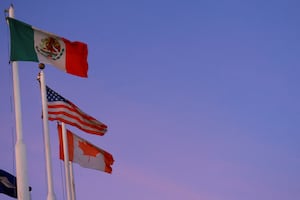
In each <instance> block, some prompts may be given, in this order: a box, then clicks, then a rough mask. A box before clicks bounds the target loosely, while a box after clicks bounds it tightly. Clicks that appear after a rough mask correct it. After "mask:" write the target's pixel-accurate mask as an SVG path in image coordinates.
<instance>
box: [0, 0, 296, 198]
mask: <svg viewBox="0 0 300 200" xmlns="http://www.w3.org/2000/svg"><path fill="white" fill-rule="evenodd" d="M11 2H12V3H13V4H14V7H15V17H16V18H17V19H19V20H22V21H24V22H26V23H29V24H31V25H33V26H35V27H38V28H40V29H43V30H46V31H49V32H52V33H55V34H57V35H60V36H63V37H65V38H68V39H70V40H72V41H74V40H79V41H83V42H86V43H87V44H88V48H89V56H88V62H89V78H88V79H83V78H79V77H75V76H72V75H68V74H66V73H63V72H61V71H59V70H57V69H56V68H54V67H53V66H50V65H48V66H46V69H45V73H46V82H47V84H48V85H49V86H50V87H51V88H52V89H54V90H55V91H57V92H58V93H60V94H61V95H62V96H64V97H65V98H67V99H69V100H71V101H72V102H73V103H75V104H76V105H77V106H78V107H80V108H81V109H82V110H83V111H85V112H86V113H88V114H90V115H92V116H94V117H95V118H97V119H99V120H100V121H102V122H104V123H106V124H107V125H108V127H109V128H108V132H107V134H106V135H105V136H103V137H101V136H95V135H89V134H86V133H84V132H82V131H80V130H78V129H76V128H73V127H70V126H68V128H69V129H70V130H72V131H73V132H74V133H76V134H78V135H79V136H81V137H83V138H85V139H87V140H89V141H90V142H92V143H93V144H95V145H97V146H99V147H101V148H103V149H105V150H107V151H108V152H110V153H111V154H113V156H114V159H115V163H114V165H113V174H112V175H109V174H106V173H103V172H99V171H96V170H91V169H86V168H82V167H80V166H79V165H77V164H74V173H75V184H76V195H77V199H78V200H81V199H88V200H89V199H106V200H117V199H126V200H154V199H155V200H167V199H172V200H183V199H186V200H254V199H255V200H283V199H284V200H298V199H300V171H299V169H300V145H299V142H300V92H299V91H300V90H299V85H300V79H299V75H300V68H299V65H300V59H299V58H300V57H299V53H300V39H299V38H300V37H299V36H300V12H299V7H300V1H298V0H272V1H270V0H266V1H262V0H245V1H238V0H227V1H225V0H224V1H222V0H209V1H208V0H207V1H201V0H199V1H195V0H194V1H171V0H152V1H144V0H139V1H138V0H136V1H133V0H129V1H122V0H115V1H91V2H87V1H69V3H66V2H67V1H58V0H52V1H47V2H44V1H33V0H27V1H22V0H15V1H7V0H2V1H1V2H0V8H1V10H2V11H4V9H7V8H8V7H9V5H10V3H11ZM0 35H1V37H0V48H1V51H0V52H1V54H0V65H1V67H0V91H1V94H2V95H1V96H0V102H1V104H0V124H1V127H0V131H1V134H2V136H3V137H1V138H2V139H1V140H0V152H1V153H0V158H1V162H0V168H1V169H4V170H7V171H8V172H11V173H13V174H14V173H15V158H14V142H15V122H14V110H13V90H12V88H13V87H12V78H11V77H12V71H11V66H10V65H9V64H8V61H9V29H8V26H7V24H6V22H5V20H4V16H3V18H2V20H0ZM37 65H38V64H37V63H31V62H19V73H20V85H21V88H20V89H21V101H22V112H23V113H22V114H23V134H24V140H25V144H26V145H27V156H28V163H27V165H28V173H29V174H28V176H29V183H30V185H31V186H32V188H33V191H32V199H33V200H38V199H46V195H47V180H46V173H45V172H46V168H45V156H44V145H43V132H42V120H41V97H40V92H39V86H38V82H37V81H36V77H37V74H38V72H39V70H38V67H37ZM49 129H50V139H51V150H52V151H51V154H52V167H53V175H54V177H53V179H54V183H55V186H54V187H55V194H56V196H57V199H58V200H59V199H66V194H65V193H64V191H63V184H64V182H63V178H62V177H63V169H64V166H63V163H62V162H61V161H60V160H59V159H58V137H57V132H56V123H55V122H49ZM0 199H3V200H9V199H10V198H9V197H7V196H5V195H3V194H0Z"/></svg>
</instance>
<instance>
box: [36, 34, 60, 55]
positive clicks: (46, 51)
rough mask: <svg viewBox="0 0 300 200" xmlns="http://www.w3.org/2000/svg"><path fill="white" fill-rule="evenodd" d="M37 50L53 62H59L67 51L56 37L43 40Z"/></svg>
mask: <svg viewBox="0 0 300 200" xmlns="http://www.w3.org/2000/svg"><path fill="white" fill-rule="evenodd" d="M35 48H36V50H37V51H38V52H39V53H40V54H41V55H43V56H45V57H47V58H50V59H52V60H58V59H59V58H60V57H61V56H62V55H63V53H64V51H65V49H64V48H62V47H61V44H60V43H59V40H58V39H56V38H55V37H46V38H43V39H42V40H41V42H40V43H39V45H38V46H36V47H35Z"/></svg>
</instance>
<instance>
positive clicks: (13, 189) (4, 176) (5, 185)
mask: <svg viewBox="0 0 300 200" xmlns="http://www.w3.org/2000/svg"><path fill="white" fill-rule="evenodd" d="M29 191H31V187H29ZM0 193H3V194H6V195H8V196H10V197H14V198H17V197H18V195H17V178H16V177H15V176H14V175H11V174H10V173H8V172H6V171H4V170H2V169H0Z"/></svg>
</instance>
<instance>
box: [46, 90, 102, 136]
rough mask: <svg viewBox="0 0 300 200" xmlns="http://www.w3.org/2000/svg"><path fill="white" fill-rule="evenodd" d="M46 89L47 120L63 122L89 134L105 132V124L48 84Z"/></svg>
mask: <svg viewBox="0 0 300 200" xmlns="http://www.w3.org/2000/svg"><path fill="white" fill-rule="evenodd" d="M46 90H47V101H48V118H49V120H51V121H54V120H58V121H61V122H64V123H66V124H69V125H72V126H75V127H77V128H79V129H80V130H82V131H85V132H87V133H90V134H96V135H104V134H105V132H106V131H107V126H106V125H105V124H103V123H102V122H100V121H98V120H96V119H95V118H93V117H91V116H89V115H87V114H86V113H84V112H83V111H81V110H80V109H79V108H78V107H77V106H76V105H74V104H73V103H72V102H70V101H69V100H67V99H65V98H64V97H62V96H60V95H59V94H58V93H56V92H55V91H54V90H52V89H51V88H49V87H48V86H46Z"/></svg>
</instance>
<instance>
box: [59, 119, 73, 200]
mask: <svg viewBox="0 0 300 200" xmlns="http://www.w3.org/2000/svg"><path fill="white" fill-rule="evenodd" d="M61 130H62V140H63V147H64V163H65V176H66V189H67V198H68V200H71V199H72V192H71V179H70V170H69V147H68V138H67V131H66V126H65V123H64V122H62V123H61Z"/></svg>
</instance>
